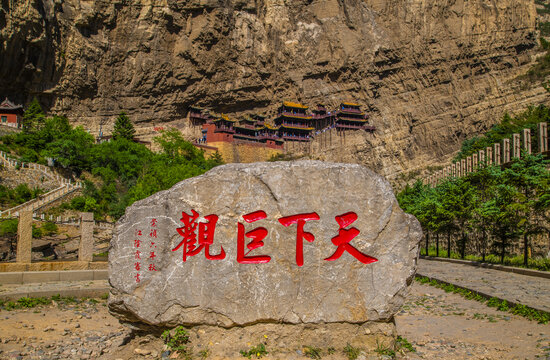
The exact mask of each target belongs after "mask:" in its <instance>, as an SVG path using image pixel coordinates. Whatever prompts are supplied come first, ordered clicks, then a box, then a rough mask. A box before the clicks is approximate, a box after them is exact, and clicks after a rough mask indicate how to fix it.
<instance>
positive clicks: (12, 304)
mask: <svg viewBox="0 0 550 360" xmlns="http://www.w3.org/2000/svg"><path fill="white" fill-rule="evenodd" d="M53 301H55V302H56V303H57V304H61V305H70V304H80V303H83V302H88V303H89V304H90V305H95V304H97V303H99V301H98V300H97V299H89V298H82V299H77V298H75V297H74V296H61V295H59V294H58V295H54V296H52V297H49V298H48V297H22V298H20V299H18V300H16V301H6V300H1V299H0V310H6V311H11V310H19V309H30V308H34V307H39V306H44V305H50V304H52V302H53Z"/></svg>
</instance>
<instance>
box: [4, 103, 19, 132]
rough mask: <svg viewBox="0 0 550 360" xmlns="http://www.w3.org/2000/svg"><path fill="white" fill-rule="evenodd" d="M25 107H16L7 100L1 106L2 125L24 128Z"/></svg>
mask: <svg viewBox="0 0 550 360" xmlns="http://www.w3.org/2000/svg"><path fill="white" fill-rule="evenodd" d="M22 119H23V106H22V105H15V104H14V103H12V102H11V101H9V100H8V98H6V99H5V100H4V101H3V102H2V103H1V104H0V124H2V125H7V126H12V127H15V128H21V127H22Z"/></svg>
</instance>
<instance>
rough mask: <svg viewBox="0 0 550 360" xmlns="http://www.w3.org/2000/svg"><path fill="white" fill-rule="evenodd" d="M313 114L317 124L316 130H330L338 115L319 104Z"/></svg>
mask: <svg viewBox="0 0 550 360" xmlns="http://www.w3.org/2000/svg"><path fill="white" fill-rule="evenodd" d="M311 112H312V116H313V120H314V124H315V130H323V129H326V128H329V127H330V126H331V125H333V124H334V122H335V119H336V113H334V112H330V111H327V108H326V107H325V105H324V104H317V107H316V108H315V109H313V110H312V111H311Z"/></svg>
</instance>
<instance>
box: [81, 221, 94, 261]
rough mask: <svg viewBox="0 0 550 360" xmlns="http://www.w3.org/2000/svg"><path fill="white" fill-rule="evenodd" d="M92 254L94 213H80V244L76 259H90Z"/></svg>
mask: <svg viewBox="0 0 550 360" xmlns="http://www.w3.org/2000/svg"><path fill="white" fill-rule="evenodd" d="M93 255H94V214H93V213H90V212H83V213H80V246H79V247H78V261H92V259H93Z"/></svg>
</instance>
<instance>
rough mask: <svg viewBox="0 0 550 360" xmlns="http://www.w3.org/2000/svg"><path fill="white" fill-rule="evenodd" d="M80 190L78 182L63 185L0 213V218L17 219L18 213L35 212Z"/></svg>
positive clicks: (80, 185) (80, 186)
mask: <svg viewBox="0 0 550 360" xmlns="http://www.w3.org/2000/svg"><path fill="white" fill-rule="evenodd" d="M80 188H82V183H80V182H78V183H76V184H65V185H62V186H60V187H58V188H56V189H53V190H52V191H50V192H47V193H45V194H42V195H40V196H38V197H37V198H35V199H32V200H29V201H27V202H25V203H23V204H20V205H17V206H14V207H12V208H11V209H7V210H4V211H0V217H17V216H19V212H20V211H23V210H30V211H35V210H38V209H40V208H41V207H43V206H45V205H48V204H49V203H51V202H53V201H56V200H58V199H60V198H62V197H63V196H65V195H67V194H70V193H72V192H73V191H76V190H78V189H80Z"/></svg>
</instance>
